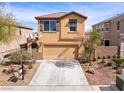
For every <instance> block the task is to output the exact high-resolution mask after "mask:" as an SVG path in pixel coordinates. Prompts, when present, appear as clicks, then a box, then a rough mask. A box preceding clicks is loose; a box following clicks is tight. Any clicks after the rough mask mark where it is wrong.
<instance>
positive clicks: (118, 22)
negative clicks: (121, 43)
mask: <svg viewBox="0 0 124 93" xmlns="http://www.w3.org/2000/svg"><path fill="white" fill-rule="evenodd" d="M117 30H120V21H117Z"/></svg>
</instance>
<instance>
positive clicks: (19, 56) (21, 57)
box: [8, 51, 29, 64]
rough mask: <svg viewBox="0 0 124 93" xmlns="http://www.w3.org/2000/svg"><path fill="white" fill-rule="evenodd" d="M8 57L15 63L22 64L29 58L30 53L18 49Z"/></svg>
mask: <svg viewBox="0 0 124 93" xmlns="http://www.w3.org/2000/svg"><path fill="white" fill-rule="evenodd" d="M8 59H9V60H10V61H11V62H13V63H15V64H20V63H21V61H22V62H23V63H25V62H26V60H27V59H29V55H26V54H24V53H21V52H20V51H17V52H14V53H12V54H10V56H9V57H8Z"/></svg>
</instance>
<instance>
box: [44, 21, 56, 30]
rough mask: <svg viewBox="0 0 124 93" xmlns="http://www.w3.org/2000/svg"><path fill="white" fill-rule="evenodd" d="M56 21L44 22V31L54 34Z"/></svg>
mask: <svg viewBox="0 0 124 93" xmlns="http://www.w3.org/2000/svg"><path fill="white" fill-rule="evenodd" d="M56 24H57V21H56V20H44V21H43V28H44V29H43V30H44V32H54V31H56Z"/></svg>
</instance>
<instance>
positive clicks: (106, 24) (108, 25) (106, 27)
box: [104, 23, 110, 32]
mask: <svg viewBox="0 0 124 93" xmlns="http://www.w3.org/2000/svg"><path fill="white" fill-rule="evenodd" d="M104 26H105V32H109V31H110V23H105V24H104ZM106 29H108V30H106Z"/></svg>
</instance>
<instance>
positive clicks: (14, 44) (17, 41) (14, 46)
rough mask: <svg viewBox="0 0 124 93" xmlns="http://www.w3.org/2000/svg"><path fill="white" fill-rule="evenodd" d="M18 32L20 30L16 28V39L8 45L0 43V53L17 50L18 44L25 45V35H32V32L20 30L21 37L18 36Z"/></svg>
mask: <svg viewBox="0 0 124 93" xmlns="http://www.w3.org/2000/svg"><path fill="white" fill-rule="evenodd" d="M19 31H20V28H16V34H17V37H16V39H15V40H13V41H12V42H10V43H9V44H3V43H0V53H2V52H6V51H9V50H13V49H18V48H20V44H24V43H27V39H26V37H25V34H29V33H32V30H30V29H25V28H21V33H22V34H21V35H20V34H19Z"/></svg>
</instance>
